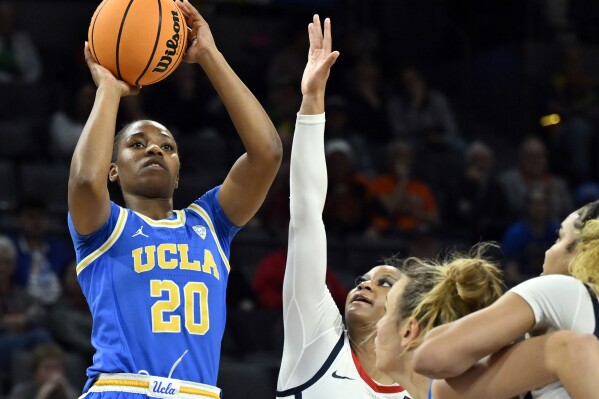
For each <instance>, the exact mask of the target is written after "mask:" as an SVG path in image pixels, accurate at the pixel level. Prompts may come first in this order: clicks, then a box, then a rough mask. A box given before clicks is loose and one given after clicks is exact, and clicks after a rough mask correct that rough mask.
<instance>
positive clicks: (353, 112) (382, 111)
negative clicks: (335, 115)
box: [298, 55, 392, 146]
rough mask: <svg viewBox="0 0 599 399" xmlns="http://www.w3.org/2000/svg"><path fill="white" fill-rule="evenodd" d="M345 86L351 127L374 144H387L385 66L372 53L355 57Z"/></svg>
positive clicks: (389, 134)
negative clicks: (383, 69)
mask: <svg viewBox="0 0 599 399" xmlns="http://www.w3.org/2000/svg"><path fill="white" fill-rule="evenodd" d="M298 76H301V75H298ZM346 87H348V88H349V89H348V93H347V96H346V98H347V100H348V111H349V115H350V121H351V125H352V127H353V128H354V129H356V131H358V132H359V133H360V134H362V135H364V136H367V137H368V140H369V141H370V142H372V143H373V145H375V146H376V145H378V146H381V145H385V144H386V143H387V142H388V141H389V139H390V138H391V136H392V135H391V128H390V126H389V123H388V116H387V94H386V92H385V86H384V82H383V78H382V67H381V65H380V64H379V63H378V61H377V59H375V58H374V57H372V56H370V55H362V56H360V57H359V58H358V59H356V62H355V64H354V65H353V68H352V70H351V73H350V74H349V75H348V78H347V83H346Z"/></svg>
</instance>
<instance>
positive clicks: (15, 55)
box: [0, 1, 42, 83]
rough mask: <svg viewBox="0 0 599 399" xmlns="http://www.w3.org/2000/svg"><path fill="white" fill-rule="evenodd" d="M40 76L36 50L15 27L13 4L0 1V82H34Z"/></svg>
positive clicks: (23, 33) (29, 39)
mask: <svg viewBox="0 0 599 399" xmlns="http://www.w3.org/2000/svg"><path fill="white" fill-rule="evenodd" d="M41 76H42V63H41V60H40V57H39V55H38V50H37V48H36V46H35V44H34V43H33V40H32V39H31V37H30V36H29V34H28V33H27V32H25V31H23V30H20V29H18V27H17V17H16V15H15V9H14V5H13V3H12V2H10V1H0V83H20V82H23V83H34V82H37V81H39V80H40V78H41Z"/></svg>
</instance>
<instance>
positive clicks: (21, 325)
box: [0, 236, 51, 389]
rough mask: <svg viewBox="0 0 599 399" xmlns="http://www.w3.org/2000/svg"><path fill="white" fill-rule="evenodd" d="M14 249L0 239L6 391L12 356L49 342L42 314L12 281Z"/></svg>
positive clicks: (0, 359) (1, 367) (0, 343)
mask: <svg viewBox="0 0 599 399" xmlns="http://www.w3.org/2000/svg"><path fill="white" fill-rule="evenodd" d="M16 259H17V249H16V247H15V245H14V244H13V242H12V240H10V239H9V238H8V237H6V236H0V383H1V384H2V388H3V389H6V388H7V385H8V377H9V371H10V365H11V359H12V354H13V352H14V351H16V350H29V349H32V348H33V347H34V346H36V345H37V344H39V343H42V342H48V341H50V340H51V336H50V333H49V332H48V331H47V330H46V329H45V328H44V327H43V326H44V324H45V316H46V313H45V311H44V309H43V308H42V307H41V306H40V305H39V304H37V303H36V302H35V301H34V300H33V299H32V298H31V297H30V296H29V295H28V294H27V292H26V291H25V290H24V289H22V288H21V287H18V286H16V285H15V284H14V283H13V281H12V277H13V273H14V271H15V268H16Z"/></svg>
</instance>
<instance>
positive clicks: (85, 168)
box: [70, 86, 120, 187]
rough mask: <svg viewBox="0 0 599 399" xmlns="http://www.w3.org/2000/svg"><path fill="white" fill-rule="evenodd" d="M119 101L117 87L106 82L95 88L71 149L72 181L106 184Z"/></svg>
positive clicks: (103, 185)
mask: <svg viewBox="0 0 599 399" xmlns="http://www.w3.org/2000/svg"><path fill="white" fill-rule="evenodd" d="M119 102H120V95H119V93H118V92H117V90H115V89H114V88H112V87H109V86H100V87H99V88H98V90H97V92H96V100H95V102H94V107H93V109H92V111H91V113H90V116H89V118H88V120H87V122H86V124H85V127H84V128H83V132H82V133H81V136H80V138H79V141H78V142H77V146H76V148H75V152H74V153H73V158H72V161H71V173H70V179H71V181H72V183H73V182H79V183H83V184H92V185H99V186H102V187H105V186H106V177H107V174H108V169H109V168H110V162H111V157H112V146H113V141H114V134H115V126H116V118H117V112H118V107H119Z"/></svg>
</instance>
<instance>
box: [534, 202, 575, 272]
mask: <svg viewBox="0 0 599 399" xmlns="http://www.w3.org/2000/svg"><path fill="white" fill-rule="evenodd" d="M578 216H579V215H578V212H574V213H572V214H570V216H568V217H567V218H566V219H565V220H564V221H563V222H562V225H561V227H560V229H559V235H558V238H557V241H555V244H553V245H552V246H551V248H549V249H548V250H547V251H545V262H543V273H542V274H566V275H568V274H569V272H568V264H569V263H570V260H571V259H572V251H571V248H568V247H569V245H570V244H571V243H572V241H574V240H575V239H576V237H577V236H578V234H579V231H578V230H577V229H576V228H575V227H574V222H575V221H576V219H577V218H578Z"/></svg>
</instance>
